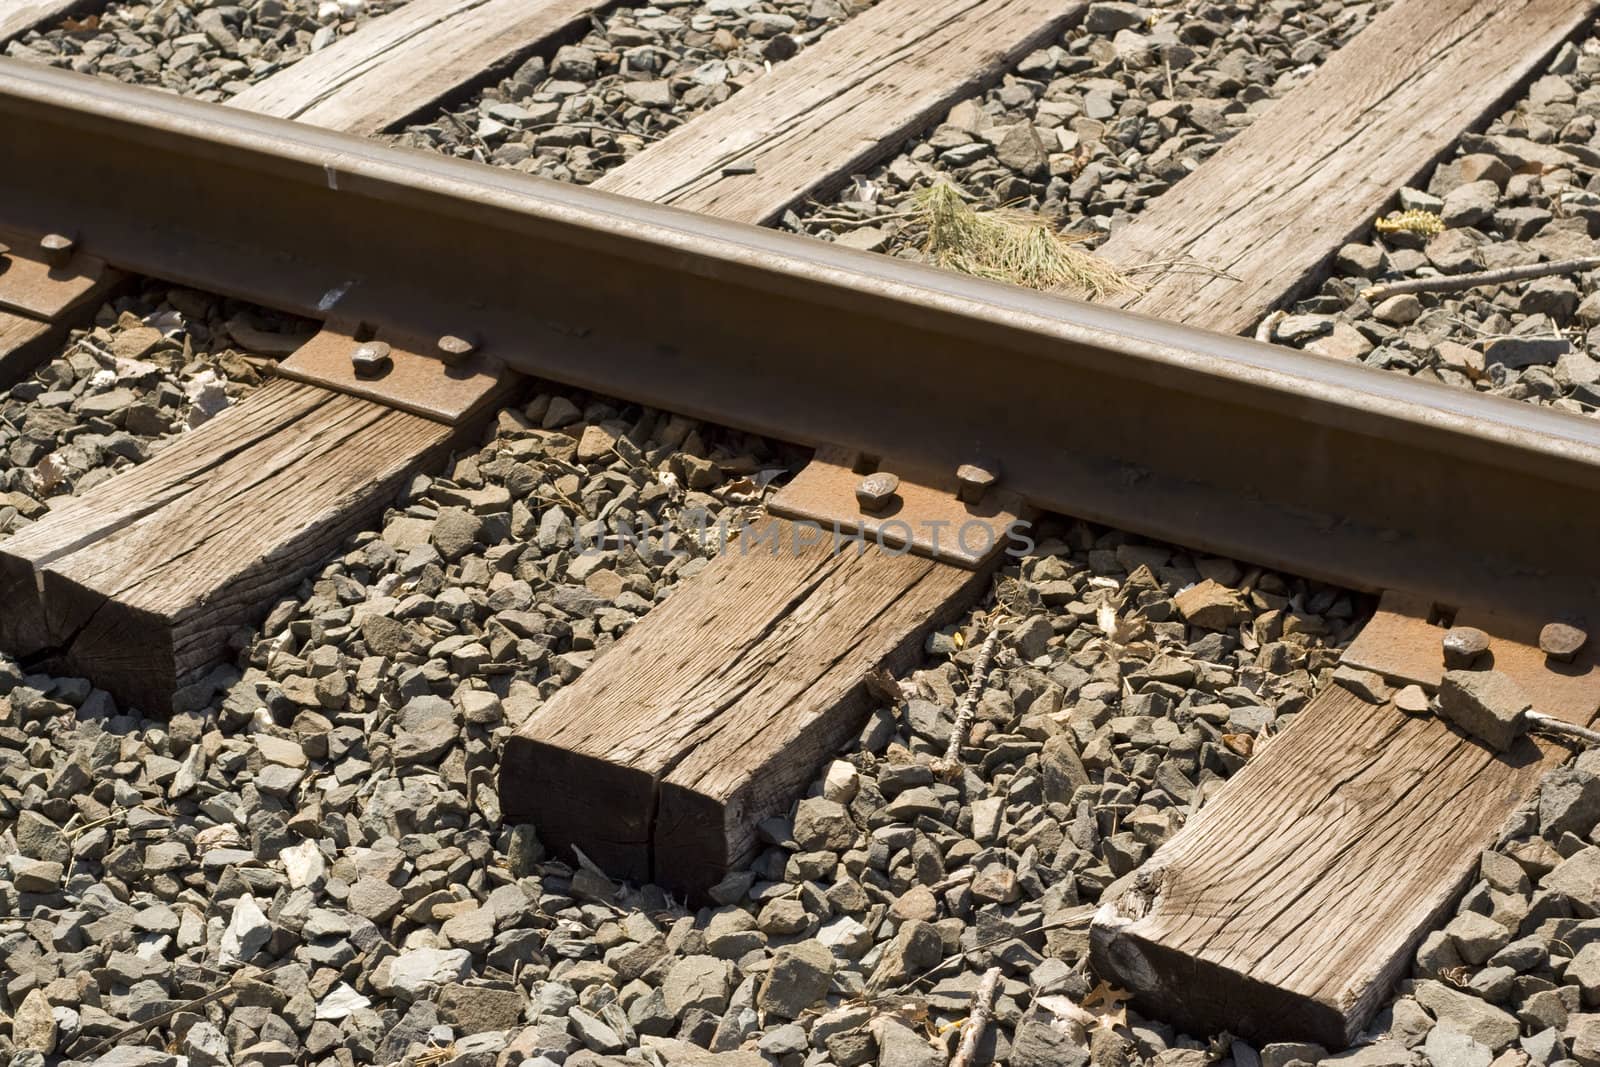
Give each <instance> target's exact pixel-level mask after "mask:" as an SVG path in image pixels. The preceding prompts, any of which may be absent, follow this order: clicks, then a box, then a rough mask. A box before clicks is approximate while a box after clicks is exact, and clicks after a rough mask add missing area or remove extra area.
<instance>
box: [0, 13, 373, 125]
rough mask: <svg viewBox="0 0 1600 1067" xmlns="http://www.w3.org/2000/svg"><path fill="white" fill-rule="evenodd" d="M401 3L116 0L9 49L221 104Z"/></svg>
mask: <svg viewBox="0 0 1600 1067" xmlns="http://www.w3.org/2000/svg"><path fill="white" fill-rule="evenodd" d="M403 2H404V0H253V2H251V3H246V4H209V3H199V4H187V3H179V2H177V0H157V2H155V3H117V2H113V3H110V4H107V5H105V6H104V7H102V8H99V9H97V10H95V11H93V12H91V13H89V14H85V15H81V16H78V17H72V18H68V19H66V20H64V21H63V22H62V23H60V24H58V25H53V26H44V27H41V28H39V29H35V30H30V31H29V32H27V33H25V34H23V35H22V36H21V37H20V38H18V39H16V40H14V41H11V42H9V43H8V44H7V45H6V47H5V54H6V55H8V56H11V57H13V58H17V59H26V60H30V61H33V62H40V63H48V64H50V65H51V66H57V67H66V68H69V69H71V70H75V71H78V72H79V73H81V74H95V75H98V76H100V77H105V78H115V79H117V80H118V81H125V82H133V83H134V84H137V85H150V86H155V87H157V88H161V89H167V90H170V91H172V92H175V93H180V94H182V95H184V96H192V97H194V98H196V99H198V100H209V101H213V102H217V101H223V100H226V99H227V98H228V97H230V96H233V95H234V94H235V93H238V92H240V91H241V90H243V89H244V88H246V87H247V86H249V85H252V84H254V83H255V82H258V81H261V80H262V79H263V78H266V77H268V76H270V75H272V74H274V73H276V72H278V71H280V70H282V69H284V68H285V67H288V66H290V65H292V64H293V63H296V62H298V61H299V60H301V59H304V58H305V57H306V56H308V55H310V54H311V53H312V52H315V51H317V50H319V49H321V48H324V47H326V46H327V45H329V44H331V43H332V42H333V41H334V40H335V39H336V38H338V37H341V36H343V35H345V34H349V33H353V32H354V31H355V30H356V29H357V28H359V27H360V26H362V25H365V24H366V22H367V21H368V20H369V19H372V18H374V17H376V16H378V15H382V14H385V13H386V12H389V11H392V10H394V9H395V8H397V7H399V6H400V4H401V3H403Z"/></svg>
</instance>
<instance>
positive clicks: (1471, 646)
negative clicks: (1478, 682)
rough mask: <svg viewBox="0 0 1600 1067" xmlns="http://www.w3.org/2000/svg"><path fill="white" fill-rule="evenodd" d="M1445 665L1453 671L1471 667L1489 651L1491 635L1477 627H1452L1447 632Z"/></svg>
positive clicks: (1445, 636) (1445, 637)
mask: <svg viewBox="0 0 1600 1067" xmlns="http://www.w3.org/2000/svg"><path fill="white" fill-rule="evenodd" d="M1441 643H1442V644H1443V647H1444V665H1445V666H1446V667H1449V668H1450V669H1451V670H1460V669H1462V668H1464V667H1470V666H1472V665H1473V663H1474V662H1476V661H1477V659H1478V657H1479V656H1481V655H1483V654H1484V653H1485V652H1487V651H1489V635H1488V634H1486V633H1484V632H1483V631H1482V630H1480V629H1478V628H1477V627H1476V626H1452V627H1450V629H1449V630H1447V631H1445V635H1444V638H1443V640H1442V642H1441Z"/></svg>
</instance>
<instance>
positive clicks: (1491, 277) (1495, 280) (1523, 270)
mask: <svg viewBox="0 0 1600 1067" xmlns="http://www.w3.org/2000/svg"><path fill="white" fill-rule="evenodd" d="M1596 267H1600V256H1585V257H1584V258H1583V259H1562V260H1557V261H1555V262H1554V263H1529V264H1527V265H1526V266H1522V267H1501V268H1500V269H1499V270H1480V271H1476V272H1474V273H1472V274H1446V275H1441V276H1439V277H1437V278H1412V279H1410V280H1409V281H1404V282H1391V283H1390V284H1388V285H1369V286H1368V287H1367V288H1365V289H1363V290H1361V296H1362V298H1363V299H1364V300H1366V301H1367V302H1368V303H1369V304H1370V303H1377V302H1378V301H1380V300H1384V299H1387V298H1388V297H1391V296H1399V295H1400V294H1401V293H1454V292H1459V291H1460V290H1462V289H1476V288H1477V287H1478V286H1480V285H1499V284H1500V283H1501V282H1520V281H1524V280H1526V279H1528V278H1547V277H1549V276H1550V275H1552V274H1576V273H1578V272H1579V271H1585V270H1594V269H1595V268H1596Z"/></svg>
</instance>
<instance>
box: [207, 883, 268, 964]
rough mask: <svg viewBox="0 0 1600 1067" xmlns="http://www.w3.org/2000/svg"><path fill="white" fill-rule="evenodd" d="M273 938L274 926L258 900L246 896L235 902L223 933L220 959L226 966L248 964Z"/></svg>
mask: <svg viewBox="0 0 1600 1067" xmlns="http://www.w3.org/2000/svg"><path fill="white" fill-rule="evenodd" d="M271 936H272V924H270V923H269V922H267V917H266V915H264V914H263V913H262V911H261V906H260V905H259V904H257V903H256V898H255V897H252V896H250V895H249V894H246V895H244V896H242V897H240V898H239V899H238V900H237V901H235V902H234V905H233V916H232V917H231V918H230V919H229V920H228V928H227V929H226V930H225V931H223V934H222V947H221V949H220V950H219V952H218V958H219V959H220V960H221V961H222V964H223V965H224V966H228V965H230V964H234V963H245V962H248V961H249V960H250V959H252V958H253V957H254V956H255V954H256V953H257V952H260V951H261V949H262V947H263V946H265V945H266V943H267V940H268V938H270V937H271Z"/></svg>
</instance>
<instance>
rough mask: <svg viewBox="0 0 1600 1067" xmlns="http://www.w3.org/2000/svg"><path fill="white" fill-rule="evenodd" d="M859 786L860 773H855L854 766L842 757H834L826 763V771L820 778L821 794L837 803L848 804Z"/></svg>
mask: <svg viewBox="0 0 1600 1067" xmlns="http://www.w3.org/2000/svg"><path fill="white" fill-rule="evenodd" d="M860 788H861V775H860V774H858V773H856V769H855V767H854V766H853V765H852V764H850V763H847V762H846V761H844V760H842V759H836V760H834V761H833V762H832V763H830V764H828V772H827V774H826V775H824V776H823V779H822V795H823V796H824V797H827V798H828V799H829V800H832V801H834V802H836V803H839V804H848V803H850V802H851V801H852V800H854V799H855V796H856V791H857V790H859V789H860Z"/></svg>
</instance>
